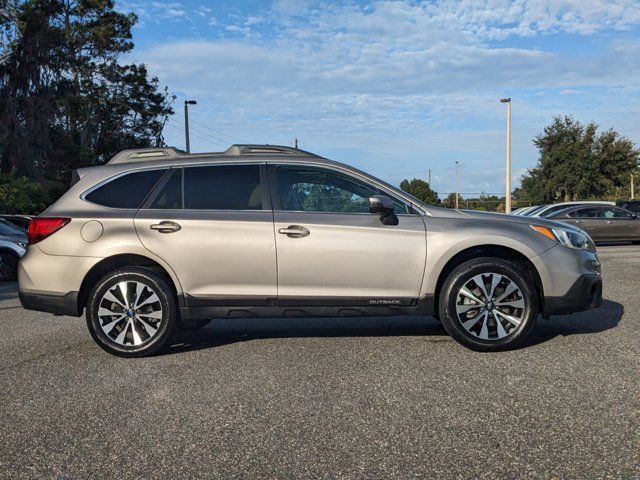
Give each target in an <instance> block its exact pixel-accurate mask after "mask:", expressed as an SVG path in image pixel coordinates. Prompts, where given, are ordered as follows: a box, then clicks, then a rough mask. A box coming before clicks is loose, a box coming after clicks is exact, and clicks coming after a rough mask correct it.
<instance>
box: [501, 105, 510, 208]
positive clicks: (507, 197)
mask: <svg viewBox="0 0 640 480" xmlns="http://www.w3.org/2000/svg"><path fill="white" fill-rule="evenodd" d="M500 102H501V103H506V104H507V173H506V179H505V183H506V185H505V207H504V211H505V213H510V212H511V97H509V98H501V99H500Z"/></svg>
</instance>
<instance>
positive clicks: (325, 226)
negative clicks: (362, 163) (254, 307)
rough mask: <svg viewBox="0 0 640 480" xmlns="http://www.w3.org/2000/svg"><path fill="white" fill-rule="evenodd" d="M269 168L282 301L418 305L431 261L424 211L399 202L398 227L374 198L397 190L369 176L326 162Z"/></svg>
mask: <svg viewBox="0 0 640 480" xmlns="http://www.w3.org/2000/svg"><path fill="white" fill-rule="evenodd" d="M269 168H270V186H271V191H272V201H273V203H274V225H275V232H276V246H277V264H278V302H279V303H281V304H283V305H285V304H288V305H290V304H296V303H299V304H306V305H331V306H336V305H350V306H372V305H409V304H412V303H414V301H415V299H417V298H418V296H419V292H420V287H421V284H422V278H423V276H424V268H425V259H426V238H425V225H424V222H423V219H422V217H421V215H420V214H418V212H415V211H413V210H412V209H411V207H410V206H408V205H405V204H404V203H403V202H402V201H400V200H398V199H395V200H396V202H395V203H396V213H397V215H398V218H399V224H398V225H395V226H394V225H383V224H382V222H381V221H380V217H379V216H378V215H374V214H371V213H369V197H370V196H371V195H375V194H380V193H382V194H385V195H387V196H391V195H389V194H388V193H386V192H383V191H381V190H380V189H379V188H377V187H376V186H374V185H372V184H370V183H368V182H367V181H366V180H364V179H362V178H359V177H355V176H354V175H351V174H350V173H347V172H344V171H341V170H337V169H332V168H328V167H325V166H309V165H293V164H286V165H272V166H270V167H269Z"/></svg>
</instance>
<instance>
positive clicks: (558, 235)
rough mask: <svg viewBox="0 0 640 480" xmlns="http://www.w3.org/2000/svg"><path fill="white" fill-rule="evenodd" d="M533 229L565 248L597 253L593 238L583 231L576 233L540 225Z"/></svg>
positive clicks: (533, 226)
mask: <svg viewBox="0 0 640 480" xmlns="http://www.w3.org/2000/svg"><path fill="white" fill-rule="evenodd" d="M531 228H533V229H534V230H535V231H536V232H538V233H541V234H542V235H544V236H545V237H548V238H550V239H551V240H555V241H557V242H560V243H561V244H562V245H564V246H565V247H569V248H575V249H577V250H589V251H590V252H595V251H596V246H595V244H594V243H593V240H591V237H589V235H587V234H586V233H584V232H583V231H582V230H580V231H579V232H576V231H575V230H569V229H568V228H561V227H551V228H548V227H543V226H540V225H531Z"/></svg>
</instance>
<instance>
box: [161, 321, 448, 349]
mask: <svg viewBox="0 0 640 480" xmlns="http://www.w3.org/2000/svg"><path fill="white" fill-rule="evenodd" d="M416 335H417V336H425V337H434V338H433V339H432V340H433V341H442V340H449V337H448V335H447V332H446V331H445V330H444V328H443V327H442V325H441V324H440V322H439V321H438V320H436V319H434V318H432V317H410V316H402V317H329V318H325V317H323V318H316V317H307V318H298V317H287V318H224V319H215V320H212V321H211V323H209V324H208V325H207V326H206V327H203V328H201V329H199V330H191V331H183V332H179V333H178V334H177V335H176V341H175V342H173V344H172V345H171V346H170V347H169V349H167V350H166V351H165V352H164V354H165V355H166V354H173V353H179V352H183V351H188V350H200V349H204V348H211V347H218V346H222V345H228V344H231V343H237V342H247V341H250V340H258V339H267V338H305V337H314V338H320V337H394V336H416Z"/></svg>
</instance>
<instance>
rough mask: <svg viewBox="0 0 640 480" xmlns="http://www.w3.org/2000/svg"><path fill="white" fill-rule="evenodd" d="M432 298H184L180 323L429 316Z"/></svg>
mask: <svg viewBox="0 0 640 480" xmlns="http://www.w3.org/2000/svg"><path fill="white" fill-rule="evenodd" d="M433 307H434V297H433V295H426V296H424V297H422V298H420V299H417V300H416V299H406V298H401V299H399V298H391V299H390V298H373V299H372V298H344V297H341V298H305V299H301V298H280V299H277V300H276V299H273V298H272V299H257V298H251V299H247V298H244V299H241V298H226V299H225V298H215V299H214V298H202V297H191V296H188V295H186V296H185V302H184V305H181V306H180V314H181V316H182V318H183V319H184V320H205V319H212V318H246V317H264V318H270V317H271V318H272V317H360V316H372V317H376V316H400V315H433V313H434V308H433Z"/></svg>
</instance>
